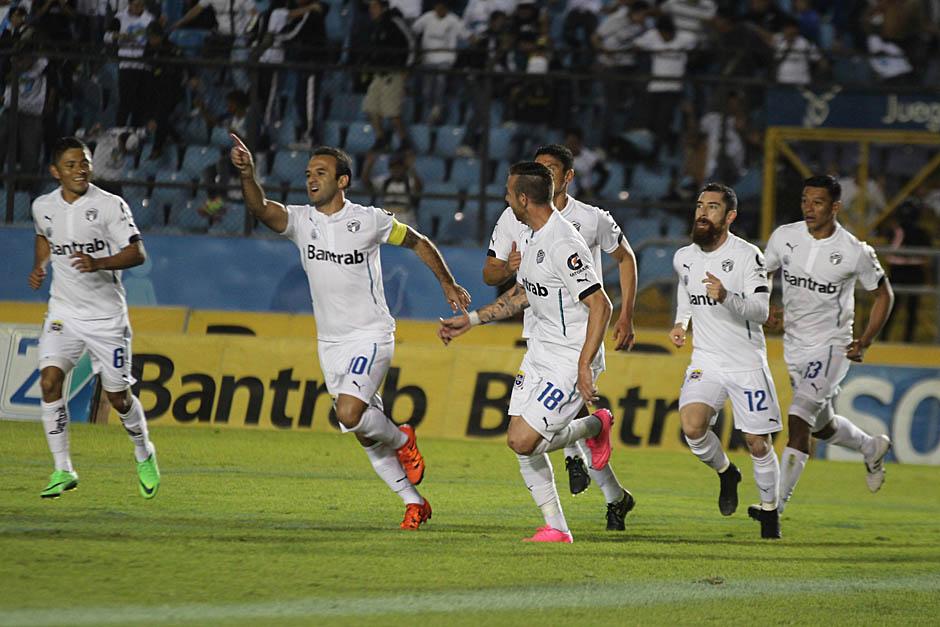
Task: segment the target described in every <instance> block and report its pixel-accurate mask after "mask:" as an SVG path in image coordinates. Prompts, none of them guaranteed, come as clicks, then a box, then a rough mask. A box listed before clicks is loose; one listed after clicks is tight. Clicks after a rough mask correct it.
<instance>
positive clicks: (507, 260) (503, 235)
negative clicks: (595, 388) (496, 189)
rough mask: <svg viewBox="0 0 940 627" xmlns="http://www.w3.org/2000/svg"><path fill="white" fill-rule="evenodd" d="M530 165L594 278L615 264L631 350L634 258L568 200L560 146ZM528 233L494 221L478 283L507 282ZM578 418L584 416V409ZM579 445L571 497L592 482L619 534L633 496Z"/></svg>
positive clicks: (621, 334)
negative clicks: (582, 246)
mask: <svg viewBox="0 0 940 627" xmlns="http://www.w3.org/2000/svg"><path fill="white" fill-rule="evenodd" d="M535 161H536V162H538V163H541V164H542V165H544V166H546V167H547V168H548V169H549V170H550V171H551V173H552V180H553V183H554V195H553V198H552V204H553V206H554V207H555V208H556V209H557V210H558V211H559V213H560V214H561V217H563V218H565V219H566V220H568V222H570V223H571V224H572V226H574V228H575V230H577V231H578V232H579V233H580V234H581V237H583V238H584V241H585V243H586V244H587V246H588V249H589V250H590V251H591V261H592V262H593V264H594V268H595V272H596V273H597V275H598V278H600V279H601V280H602V281H603V276H602V271H601V268H602V267H603V266H602V265H601V251H602V250H603V251H604V252H605V253H607V254H609V255H610V256H611V257H613V258H614V259H615V260H616V261H617V267H618V271H619V274H620V293H621V303H620V316H619V317H618V318H617V321H616V322H615V323H614V343H615V345H616V349H617V350H621V349H626V350H630V349H631V348H633V343H634V334H633V306H634V303H635V301H636V257H635V256H634V254H633V249H632V248H630V243H629V242H628V241H627V239H626V238H625V237H624V236H623V233H622V232H621V230H620V227H619V226H617V223H616V221H614V219H613V217H611V215H610V213H608V212H606V211H604V210H603V209H599V208H598V207H594V206H592V205H588V204H586V203H583V202H581V201H579V200H576V199H575V198H572V197H571V196H569V195H568V185H570V183H571V181H572V180H573V179H574V176H575V171H574V155H573V154H572V153H571V150H570V149H569V148H567V147H566V146H562V145H560V144H548V145H546V146H541V147H540V148H539V149H538V150H536V152H535ZM529 232H530V230H529V227H527V226H526V225H525V224H523V223H522V222H520V221H519V220H517V219H516V216H515V214H514V213H513V210H512V209H511V208H507V209H506V210H505V211H503V213H502V215H500V217H499V220H498V221H497V222H496V226H495V227H493V235H492V236H491V237H490V247H489V250H487V257H486V261H485V263H484V266H483V280H484V282H486V283H487V284H488V285H501V284H502V283H504V282H506V281H507V280H509V279H510V278H512V277H513V276H514V275H515V273H516V270H517V269H518V268H519V264H520V263H521V261H522V253H523V251H524V250H525V249H526V246H527V239H528V233H529ZM532 315H533V314H532V311H531V310H529V309H527V310H526V311H525V313H524V314H523V325H522V337H523V338H528V337H529V332H530V330H531V325H532ZM599 360H600V363H601V364H602V366H601V367H602V369H603V363H604V345H603V343H601V347H600V356H599ZM580 413H581V415H585V416H586V415H587V414H588V413H589V412H588V411H587V408H586V407H583V408H582V409H581V412H580ZM582 444H583V443H580V442H575V443H573V444H571V445H570V446H567V447H565V468H566V469H567V471H568V486H569V489H570V490H571V493H572V494H580V493H581V492H583V491H584V490H586V489H587V488H588V486H589V485H590V484H591V480H592V479H593V480H594V482H595V483H597V485H598V486H600V488H601V492H602V493H603V495H604V498H605V499H606V501H607V529H608V530H609V531H615V530H619V531H623V530H624V529H625V528H626V525H625V522H624V519H625V518H626V515H627V513H629V512H630V510H632V509H633V507H634V506H635V505H636V501H635V500H634V498H633V495H632V494H631V493H630V492H629V491H628V490H626V489H624V487H623V486H622V485H621V484H620V482H619V481H618V480H617V476H616V475H615V474H614V469H613V467H612V466H610V465H607V466H605V467H604V468H603V469H601V470H596V469H594V468H591V467H588V468H585V464H584V461H583V459H584V457H585V452H584V447H583V446H582Z"/></svg>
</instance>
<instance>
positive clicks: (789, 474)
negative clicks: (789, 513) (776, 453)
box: [778, 446, 809, 512]
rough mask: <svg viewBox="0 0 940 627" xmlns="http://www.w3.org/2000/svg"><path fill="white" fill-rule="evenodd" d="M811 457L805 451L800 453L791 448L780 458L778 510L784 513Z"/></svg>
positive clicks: (784, 450)
mask: <svg viewBox="0 0 940 627" xmlns="http://www.w3.org/2000/svg"><path fill="white" fill-rule="evenodd" d="M808 459H809V455H807V454H806V453H804V452H803V451H798V450H796V449H795V448H790V447H789V446H788V447H787V448H785V449H783V455H782V456H781V457H780V506H779V507H778V509H779V510H780V511H781V512H782V511H783V508H784V507H786V503H787V501H789V500H790V497H791V496H793V490H794V489H795V488H796V482H797V481H799V480H800V475H802V474H803V468H805V467H806V460H808Z"/></svg>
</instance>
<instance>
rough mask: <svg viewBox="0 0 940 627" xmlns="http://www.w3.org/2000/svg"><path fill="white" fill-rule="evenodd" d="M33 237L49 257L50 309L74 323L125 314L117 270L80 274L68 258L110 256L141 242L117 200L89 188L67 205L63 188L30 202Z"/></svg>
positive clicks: (128, 213) (131, 218)
mask: <svg viewBox="0 0 940 627" xmlns="http://www.w3.org/2000/svg"><path fill="white" fill-rule="evenodd" d="M33 223H34V224H35V227H36V234H37V235H41V236H43V237H45V238H46V240H47V241H48V242H49V250H50V252H51V259H52V287H51V288H50V290H49V294H50V297H49V311H50V312H55V313H61V314H67V315H70V316H72V317H74V318H77V319H79V320H97V319H103V318H113V317H115V316H120V315H124V314H126V312H127V302H126V301H125V300H124V286H123V285H122V284H121V271H120V270H98V271H97V272H85V273H82V272H79V271H78V270H76V269H75V268H73V267H72V259H71V256H72V255H73V254H74V253H76V252H83V253H87V254H88V255H91V256H92V257H96V258H100V257H110V256H111V255H114V254H117V253H118V252H119V251H120V250H121V249H122V248H125V247H127V246H129V245H130V244H131V243H132V242H134V241H136V240H137V239H139V238H140V231H138V230H137V226H136V225H135V224H134V216H133V215H131V210H130V208H129V207H128V206H127V203H126V202H124V200H123V199H122V198H121V197H120V196H115V195H114V194H110V193H108V192H106V191H104V190H103V189H101V188H99V187H96V186H94V185H89V186H88V191H87V192H85V194H84V195H83V196H81V197H80V198H79V199H78V200H76V201H75V202H73V203H72V204H69V203H67V202H65V199H63V198H62V188H61V187H60V188H58V189H56V190H54V191H52V192H49V193H48V194H44V195H42V196H40V197H39V198H37V199H36V200H35V201H33Z"/></svg>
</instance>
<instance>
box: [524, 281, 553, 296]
mask: <svg viewBox="0 0 940 627" xmlns="http://www.w3.org/2000/svg"><path fill="white" fill-rule="evenodd" d="M522 287H524V288H525V290H526V291H527V292H529V293H531V294H535V295H536V296H541V297H542V298H547V297H548V288H547V287H545V286H544V285H542V284H541V283H538V282H535V283H533V282H531V281H530V280H529V279H527V278H525V277H523V278H522Z"/></svg>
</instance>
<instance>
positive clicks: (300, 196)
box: [284, 189, 310, 205]
mask: <svg viewBox="0 0 940 627" xmlns="http://www.w3.org/2000/svg"><path fill="white" fill-rule="evenodd" d="M284 203H285V204H288V205H309V204H310V197H309V196H308V195H307V192H306V191H303V190H299V189H294V190H290V191H288V192H287V196H286V198H285V199H284Z"/></svg>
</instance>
